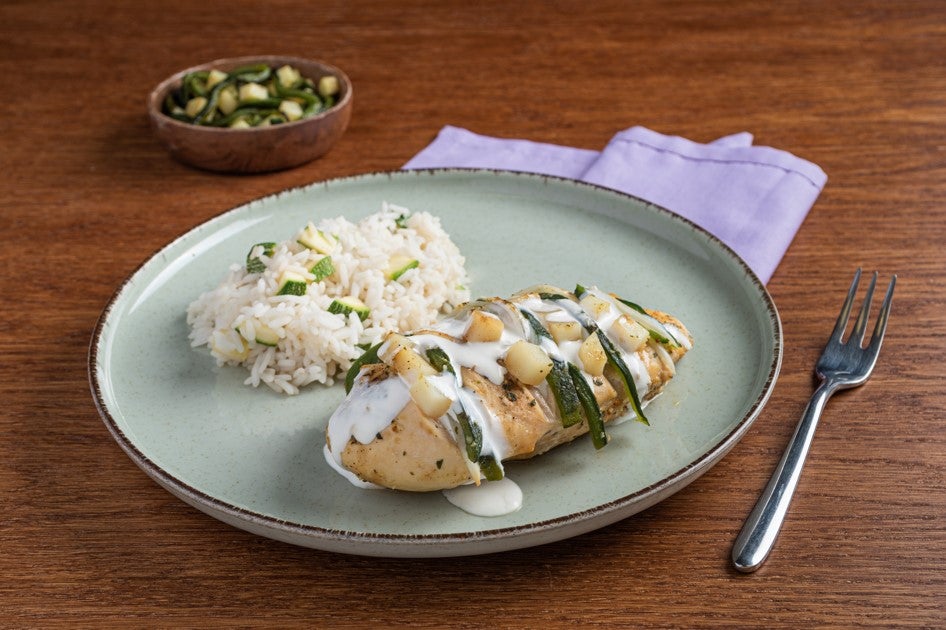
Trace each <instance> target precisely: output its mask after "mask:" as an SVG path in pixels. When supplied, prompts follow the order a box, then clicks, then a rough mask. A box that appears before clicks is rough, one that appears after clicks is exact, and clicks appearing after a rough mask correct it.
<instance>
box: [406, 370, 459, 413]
mask: <svg viewBox="0 0 946 630" xmlns="http://www.w3.org/2000/svg"><path fill="white" fill-rule="evenodd" d="M410 394H411V400H413V401H414V404H416V405H417V407H418V408H419V409H420V411H421V413H423V414H424V415H425V416H427V417H428V418H439V417H440V416H442V415H443V414H445V413H447V410H449V409H450V405H452V404H453V401H452V400H450V398H448V397H447V396H445V395H444V393H443V392H442V391H440V389H439V388H438V387H437V386H436V385H434V383H433V382H432V381H431V380H430V379H429V378H425V377H421V378H419V379H417V382H415V383H414V384H413V385H411V388H410Z"/></svg>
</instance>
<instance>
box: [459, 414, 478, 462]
mask: <svg viewBox="0 0 946 630" xmlns="http://www.w3.org/2000/svg"><path fill="white" fill-rule="evenodd" d="M457 422H459V424H460V431H461V432H462V433H463V445H464V447H465V448H466V456H467V458H468V459H469V460H470V461H471V462H476V461H478V460H479V459H480V452H481V451H482V450H483V430H482V429H481V428H480V425H478V424H476V423H475V422H470V416H468V415H466V413H465V412H462V411H461V412H460V413H458V414H457Z"/></svg>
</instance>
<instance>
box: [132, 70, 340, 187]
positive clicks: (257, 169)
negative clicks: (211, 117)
mask: <svg viewBox="0 0 946 630" xmlns="http://www.w3.org/2000/svg"><path fill="white" fill-rule="evenodd" d="M258 63H265V64H269V65H270V66H273V67H277V68H278V67H279V66H282V65H283V64H289V65H291V66H293V67H295V68H296V69H297V70H299V72H300V73H301V74H302V76H303V77H306V78H309V79H312V80H313V81H315V82H316V83H318V80H319V78H320V77H323V76H325V75H328V74H331V75H333V76H335V77H337V78H338V82H339V85H340V87H341V91H340V93H339V96H338V100H337V101H336V103H335V105H333V106H332V107H331V108H329V109H327V110H326V111H324V112H322V113H321V114H317V115H315V116H311V117H309V118H303V119H301V120H297V121H295V122H289V123H283V124H279V125H272V126H269V127H251V128H249V129H229V128H226V127H204V126H201V125H192V124H188V123H185V122H180V121H178V120H175V119H173V118H171V117H170V116H167V115H166V114H164V113H163V112H162V111H161V109H162V104H163V103H164V99H165V97H166V96H167V95H168V93H169V92H170V91H171V90H174V89H177V88H178V87H180V85H181V80H182V79H183V77H184V75H185V74H187V73H189V72H195V71H198V70H211V69H214V68H216V69H218V70H223V71H229V70H233V69H236V68H239V67H241V66H248V65H251V64H258ZM351 104H352V85H351V81H350V80H349V78H348V76H347V75H346V74H345V73H344V72H342V71H341V70H340V69H338V68H336V67H335V66H331V65H329V64H327V63H323V62H321V61H313V60H308V59H300V58H297V57H279V56H263V57H234V58H230V59H218V60H216V61H211V62H210V63H205V64H202V65H199V66H194V67H193V68H188V69H187V70H182V71H181V72H178V73H176V74H174V75H173V76H171V77H169V78H168V79H166V80H164V81H163V82H161V84H160V85H158V87H156V88H155V89H154V90H153V91H152V92H151V95H150V97H149V98H148V113H149V115H150V117H151V126H152V128H153V129H154V133H155V135H156V136H157V137H158V139H159V140H160V141H161V142H162V143H164V145H165V146H167V148H168V150H169V151H170V152H171V155H172V156H173V157H174V158H175V159H177V160H179V161H181V162H184V163H185V164H190V165H191V166H196V167H198V168H202V169H206V170H209V171H216V172H221V173H263V172H266V171H278V170H282V169H286V168H292V167H294V166H299V165H300V164H305V163H306V162H309V161H311V160H314V159H315V158H317V157H320V156H322V155H325V153H327V152H328V150H329V149H331V148H332V145H334V144H335V143H336V142H337V141H338V139H339V138H341V137H342V134H344V133H345V129H346V128H347V127H348V121H349V119H350V118H351Z"/></svg>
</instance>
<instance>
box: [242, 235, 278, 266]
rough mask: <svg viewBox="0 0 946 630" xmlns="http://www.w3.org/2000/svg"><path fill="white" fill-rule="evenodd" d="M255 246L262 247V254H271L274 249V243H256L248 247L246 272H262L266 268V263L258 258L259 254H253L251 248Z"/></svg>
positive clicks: (253, 248)
mask: <svg viewBox="0 0 946 630" xmlns="http://www.w3.org/2000/svg"><path fill="white" fill-rule="evenodd" d="M257 247H262V248H263V253H262V254H261V255H262V256H272V255H273V252H274V251H275V250H276V243H272V242H266V243H257V244H256V245H253V247H251V248H250V251H248V252H246V271H247V272H248V273H263V272H264V271H265V270H266V263H264V262H263V261H262V260H260V258H259V256H254V255H253V250H255V249H256V248H257Z"/></svg>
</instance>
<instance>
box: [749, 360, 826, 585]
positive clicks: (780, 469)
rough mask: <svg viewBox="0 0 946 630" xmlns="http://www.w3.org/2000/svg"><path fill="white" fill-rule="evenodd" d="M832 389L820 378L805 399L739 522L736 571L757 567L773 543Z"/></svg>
mask: <svg viewBox="0 0 946 630" xmlns="http://www.w3.org/2000/svg"><path fill="white" fill-rule="evenodd" d="M835 391H837V385H835V384H834V383H833V382H832V381H831V380H830V379H829V380H826V381H823V382H822V383H821V385H819V386H818V388H817V389H816V390H815V392H814V394H812V396H811V400H809V401H808V406H807V407H805V412H804V413H803V414H802V416H801V420H799V421H798V425H797V426H796V427H795V434H794V435H793V436H792V440H791V442H789V444H788V448H786V449H785V453H784V454H783V455H782V459H781V461H780V462H779V464H778V466H777V467H776V469H775V472H774V473H772V478H771V479H769V483H768V485H767V486H766V487H765V491H763V493H762V496H760V497H759V500H758V502H757V503H756V504H755V507H754V508H753V509H752V512H751V513H750V514H749V517H748V518H747V519H746V522H745V524H744V525H743V526H742V531H741V532H739V536H737V537H736V542H735V544H734V545H733V550H732V561H733V564H734V565H735V567H736V569H738V570H739V571H742V572H743V573H751V572H752V571H755V570H756V569H758V568H759V567H760V566H762V563H763V562H765V559H766V557H767V556H768V555H769V552H770V551H771V550H772V547H773V546H774V545H775V539H776V538H777V537H778V533H779V530H780V529H781V528H782V522H783V521H784V520H785V514H786V512H788V505H789V503H791V501H792V495H793V494H794V493H795V487H796V486H797V485H798V478H799V477H800V476H801V470H802V467H803V466H804V465H805V457H806V456H807V455H808V448H809V447H810V446H811V441H812V439H813V438H814V436H815V429H816V428H817V426H818V419H819V418H821V412H822V411H823V410H824V407H825V404H827V402H828V399H829V398H830V397H831V395H832V394H833V393H834V392H835Z"/></svg>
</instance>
